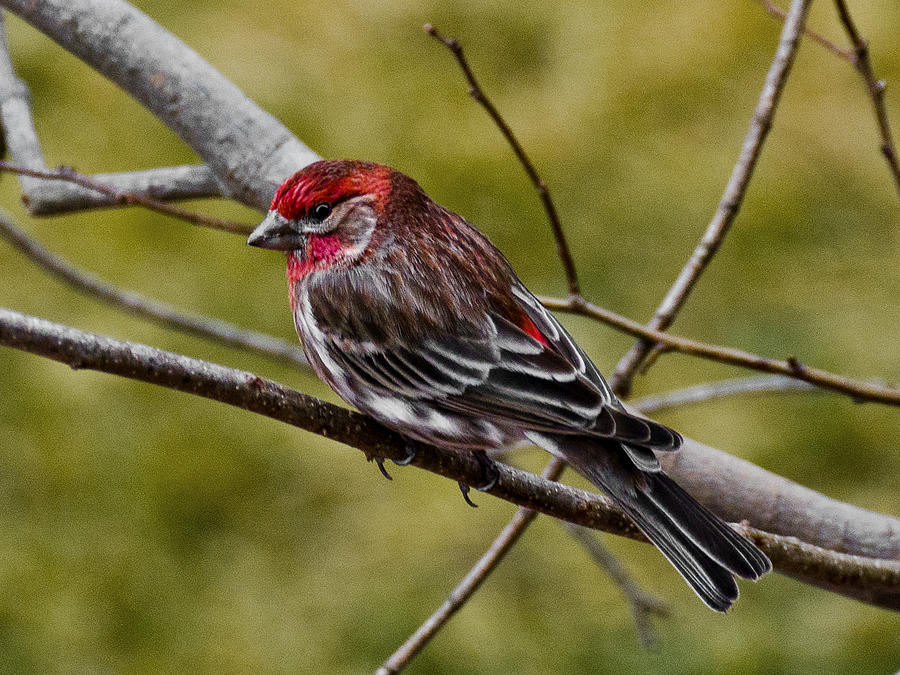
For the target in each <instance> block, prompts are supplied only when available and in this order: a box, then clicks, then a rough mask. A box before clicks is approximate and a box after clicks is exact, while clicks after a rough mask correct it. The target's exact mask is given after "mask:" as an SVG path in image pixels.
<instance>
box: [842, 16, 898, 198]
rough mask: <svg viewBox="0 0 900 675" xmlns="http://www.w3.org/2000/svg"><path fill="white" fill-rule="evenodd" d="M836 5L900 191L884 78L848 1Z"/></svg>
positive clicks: (882, 145) (882, 150) (882, 149)
mask: <svg viewBox="0 0 900 675" xmlns="http://www.w3.org/2000/svg"><path fill="white" fill-rule="evenodd" d="M835 6H836V7H837V12H838V16H839V17H840V19H841V23H842V24H843V26H844V30H846V32H847V36H848V37H849V38H850V42H851V43H852V44H853V59H852V60H853V65H854V66H856V69H857V70H858V71H859V74H860V75H862V77H863V80H865V82H866V88H867V89H868V90H869V96H870V97H871V98H872V106H873V108H874V109H875V120H876V122H877V123H878V130H879V132H880V133H881V154H883V155H884V159H885V160H886V161H887V163H888V168H889V169H890V171H891V175H892V176H893V177H894V183H895V184H896V186H897V192H898V193H900V165H898V163H897V150H896V149H895V148H894V139H893V136H892V134H891V125H890V124H889V123H888V117H887V108H886V107H885V105H884V87H885V85H884V80H879V79H878V78H877V77H875V71H874V69H873V68H872V60H871V58H869V43H868V42H866V40H864V39H863V38H862V37H861V36H860V34H859V31H857V30H856V24H855V23H853V18H852V17H851V16H850V11H849V10H848V9H847V5H846V3H845V2H844V0H835Z"/></svg>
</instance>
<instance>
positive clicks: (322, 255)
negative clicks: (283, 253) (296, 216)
mask: <svg viewBox="0 0 900 675" xmlns="http://www.w3.org/2000/svg"><path fill="white" fill-rule="evenodd" d="M342 252H343V248H342V246H341V242H340V241H338V238H337V236H336V235H333V234H326V235H321V234H311V235H309V236H308V237H307V239H306V251H305V252H304V254H303V255H301V254H299V253H298V252H297V251H291V252H290V253H288V256H287V278H288V281H289V282H291V283H294V282H295V281H299V280H300V279H302V278H303V277H305V276H306V275H307V274H309V273H310V272H313V271H315V270H317V269H322V268H323V267H327V266H328V265H330V264H332V263H333V262H335V261H336V260H338V259H339V258H340V257H341V253H342Z"/></svg>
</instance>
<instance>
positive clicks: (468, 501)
mask: <svg viewBox="0 0 900 675" xmlns="http://www.w3.org/2000/svg"><path fill="white" fill-rule="evenodd" d="M457 485H459V491H460V492H462V496H463V499H465V500H466V504H468V505H469V506H471V507H472V508H473V509H477V508H478V504H476V503H475V502H473V501H472V500H471V499H470V498H469V486H468V485H466V484H465V483H457Z"/></svg>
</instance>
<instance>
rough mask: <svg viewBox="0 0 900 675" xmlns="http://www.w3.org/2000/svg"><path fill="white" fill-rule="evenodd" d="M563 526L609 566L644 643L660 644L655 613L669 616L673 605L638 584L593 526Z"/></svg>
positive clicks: (606, 568) (597, 561) (599, 562)
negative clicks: (653, 618)
mask: <svg viewBox="0 0 900 675" xmlns="http://www.w3.org/2000/svg"><path fill="white" fill-rule="evenodd" d="M563 526H564V527H565V528H566V531H567V532H568V533H569V534H571V535H572V536H573V537H574V538H575V539H576V541H578V542H579V543H580V544H581V545H582V546H584V548H585V549H587V551H588V553H590V554H591V557H592V558H593V559H594V561H595V562H596V563H597V564H598V565H600V567H602V568H603V569H604V570H606V573H607V574H609V576H610V578H612V580H613V581H614V582H615V584H616V585H617V586H618V587H619V588H620V589H621V590H622V593H623V595H624V596H625V599H626V600H627V601H628V606H629V607H630V608H631V615H632V617H633V618H634V627H635V630H636V631H637V634H638V639H639V640H640V641H641V645H643V646H644V647H645V648H647V649H649V648H651V647H653V646H654V645H655V644H656V641H657V635H656V629H655V628H654V627H653V623H652V622H651V617H653V616H661V617H667V616H669V608H668V606H667V605H666V603H664V602H663V601H662V600H660V599H659V598H656V597H654V596H653V595H650V594H649V593H647V592H646V591H645V590H643V589H642V588H641V587H640V586H638V584H637V582H636V581H635V580H634V579H632V578H631V575H629V574H628V572H626V571H625V568H624V567H622V563H620V562H619V561H618V560H616V557H615V556H614V555H613V554H612V553H610V552H609V550H607V548H606V547H605V546H604V545H603V544H602V543H601V542H600V539H598V538H597V535H596V534H595V533H594V531H593V530H589V529H588V528H586V527H581V526H580V525H573V524H572V523H567V522H563Z"/></svg>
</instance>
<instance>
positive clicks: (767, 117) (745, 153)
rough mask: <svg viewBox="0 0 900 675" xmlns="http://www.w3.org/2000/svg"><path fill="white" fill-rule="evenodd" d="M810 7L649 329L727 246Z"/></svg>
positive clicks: (622, 373) (621, 373)
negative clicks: (721, 190)
mask: <svg viewBox="0 0 900 675" xmlns="http://www.w3.org/2000/svg"><path fill="white" fill-rule="evenodd" d="M809 4H810V0H794V2H793V3H792V4H791V9H790V12H789V13H788V16H787V20H786V21H785V23H784V28H783V30H782V31H781V38H780V40H779V42H778V49H777V51H776V53H775V58H774V59H773V60H772V65H771V66H770V67H769V72H768V74H767V75H766V81H765V84H764V85H763V89H762V93H761V94H760V96H759V101H758V102H757V104H756V109H755V110H754V111H753V117H752V118H751V120H750V128H749V129H748V130H747V135H746V136H745V137H744V143H743V145H742V146H741V152H740V155H739V156H738V160H737V163H736V164H735V165H734V169H733V170H732V172H731V177H730V178H729V180H728V184H727V185H726V186H725V191H724V193H723V194H722V199H721V200H720V201H719V206H718V208H717V209H716V213H715V215H714V216H713V218H712V220H711V221H710V223H709V225H708V226H707V228H706V232H705V233H704V234H703V237H702V238H701V240H700V243H699V244H697V247H696V248H695V249H694V252H693V253H692V254H691V257H690V258H689V259H688V261H687V263H686V264H685V265H684V267H683V268H682V270H681V273H680V274H679V275H678V278H677V279H675V282H674V283H673V284H672V287H671V288H670V289H669V291H668V293H666V296H665V298H663V301H662V302H661V303H660V305H659V307H658V308H657V309H656V313H655V314H654V316H653V318H652V319H651V320H650V322H649V324H648V326H649V327H650V328H652V329H654V330H666V329H667V328H668V327H669V326H670V325H671V324H672V321H673V320H674V319H675V316H676V315H677V314H678V312H679V310H680V309H681V308H682V306H683V305H684V303H685V301H687V298H688V295H689V294H690V292H691V290H692V289H693V288H694V285H695V284H696V283H697V281H698V280H699V278H700V275H701V274H702V273H703V271H704V270H705V269H706V267H707V265H709V263H710V262H711V261H712V258H713V256H714V255H715V254H716V251H718V250H719V247H720V246H721V245H722V241H723V240H724V238H725V235H726V234H727V233H728V230H729V228H730V227H731V224H732V223H733V222H734V219H735V217H736V216H737V214H738V211H739V210H740V207H741V202H742V201H743V199H744V194H745V193H746V191H747V186H748V185H749V183H750V178H751V177H752V176H753V170H754V168H755V166H756V162H757V160H758V159H759V155H760V153H761V152H762V147H763V143H764V141H765V139H766V136H767V135H768V133H769V129H770V128H771V126H772V119H773V117H774V115H775V109H776V107H777V105H778V100H779V99H780V98H781V92H782V91H783V89H784V85H785V82H787V78H788V74H789V73H790V71H791V64H792V63H793V61H794V55H795V54H796V52H797V47H798V45H799V43H800V35H801V33H802V31H803V26H804V23H805V21H806V13H807V10H808V9H809ZM653 346H654V344H653V343H652V342H648V341H646V340H640V341H638V342H637V343H636V344H635V345H634V346H633V347H632V348H631V350H629V352H628V353H627V354H626V355H625V356H623V357H622V359H621V360H620V361H619V363H618V364H617V365H616V368H615V371H614V372H613V375H612V377H611V378H610V384H611V385H612V387H613V389H614V390H615V391H616V392H617V393H618V394H620V395H623V396H627V395H628V393H629V391H630V389H631V381H632V378H633V377H634V374H635V372H637V370H638V368H639V367H640V365H641V363H642V362H643V361H644V358H645V357H646V356H647V353H648V352H649V351H650V349H651V348H652V347H653Z"/></svg>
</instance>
